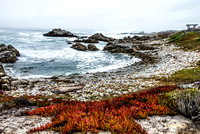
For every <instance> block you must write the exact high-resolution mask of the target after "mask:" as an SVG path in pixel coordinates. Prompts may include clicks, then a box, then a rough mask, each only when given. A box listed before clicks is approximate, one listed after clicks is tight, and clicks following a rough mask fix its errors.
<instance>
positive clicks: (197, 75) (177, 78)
mask: <svg viewBox="0 0 200 134" xmlns="http://www.w3.org/2000/svg"><path fill="white" fill-rule="evenodd" d="M198 80H200V67H196V68H192V69H183V70H180V71H177V72H175V73H173V74H172V75H171V76H170V77H169V78H164V79H163V81H167V82H175V83H190V82H196V81H198Z"/></svg>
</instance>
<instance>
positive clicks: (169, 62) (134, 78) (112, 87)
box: [7, 39, 200, 101]
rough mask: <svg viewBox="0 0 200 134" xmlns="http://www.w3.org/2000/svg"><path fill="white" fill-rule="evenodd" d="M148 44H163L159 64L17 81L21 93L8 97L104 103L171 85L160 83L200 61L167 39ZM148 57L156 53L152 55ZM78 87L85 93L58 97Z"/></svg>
mask: <svg viewBox="0 0 200 134" xmlns="http://www.w3.org/2000/svg"><path fill="white" fill-rule="evenodd" d="M148 44H149V45H155V44H159V45H158V48H159V49H158V50H157V51H156V53H157V55H158V57H157V59H158V61H157V62H155V63H153V64H151V63H146V62H143V61H140V62H137V63H135V64H133V65H130V66H127V67H124V68H119V69H115V70H111V71H107V72H97V73H86V74H74V75H69V76H60V77H50V78H36V79H32V78H31V79H14V80H13V82H12V83H13V85H14V86H18V87H19V89H20V91H19V90H16V91H13V90H12V92H10V91H7V93H8V94H10V95H14V96H20V95H23V94H24V95H25V94H29V95H36V94H45V95H50V96H52V95H53V96H55V97H58V96H59V97H64V96H65V95H66V94H67V96H68V97H69V98H68V97H67V98H68V99H72V100H80V101H88V100H92V99H94V100H102V99H106V98H110V97H115V96H119V95H122V94H128V93H132V92H136V91H140V90H145V89H149V88H152V87H156V86H158V85H165V84H166V85H167V84H169V83H161V82H160V81H159V80H160V78H162V77H169V76H170V75H171V74H172V73H173V72H175V71H178V70H181V69H185V68H188V67H191V65H194V64H195V63H196V62H197V61H198V59H199V58H200V54H199V52H194V51H193V52H189V51H184V50H181V49H180V48H179V47H176V46H174V45H172V44H167V40H166V39H164V40H159V41H152V42H148ZM148 53H152V52H151V51H148ZM20 83H24V84H21V87H20ZM76 85H83V89H80V90H78V91H72V92H67V93H66V92H64V94H57V92H56V90H55V89H56V88H58V87H66V86H76ZM23 88H26V89H29V88H31V89H32V90H27V91H25V90H24V89H23ZM41 90H42V91H41ZM67 98H66V99H67ZM91 98H92V99H91Z"/></svg>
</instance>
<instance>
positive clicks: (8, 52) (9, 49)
mask: <svg viewBox="0 0 200 134" xmlns="http://www.w3.org/2000/svg"><path fill="white" fill-rule="evenodd" d="M17 56H20V53H19V51H18V50H17V49H15V48H14V47H13V46H12V45H8V46H6V45H5V44H1V45H0V62H2V63H14V62H16V61H17Z"/></svg>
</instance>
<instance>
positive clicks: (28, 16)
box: [0, 0, 200, 31]
mask: <svg viewBox="0 0 200 134" xmlns="http://www.w3.org/2000/svg"><path fill="white" fill-rule="evenodd" d="M0 5H1V12H0V27H30V28H31V27H37V28H54V27H61V28H69V29H94V30H116V31H119V30H123V31H140V30H143V31H160V30H167V29H184V28H185V24H186V23H199V24H200V18H199V16H198V15H199V12H200V4H199V0H101V1H96V0H84V1H83V0H73V1H72V0H0Z"/></svg>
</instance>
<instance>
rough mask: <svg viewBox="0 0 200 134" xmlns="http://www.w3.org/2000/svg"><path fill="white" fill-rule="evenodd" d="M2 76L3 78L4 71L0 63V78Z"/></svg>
mask: <svg viewBox="0 0 200 134" xmlns="http://www.w3.org/2000/svg"><path fill="white" fill-rule="evenodd" d="M3 76H5V71H4V69H3V66H2V64H1V62H0V77H3Z"/></svg>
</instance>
